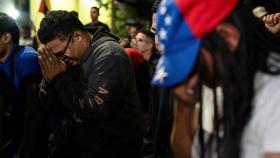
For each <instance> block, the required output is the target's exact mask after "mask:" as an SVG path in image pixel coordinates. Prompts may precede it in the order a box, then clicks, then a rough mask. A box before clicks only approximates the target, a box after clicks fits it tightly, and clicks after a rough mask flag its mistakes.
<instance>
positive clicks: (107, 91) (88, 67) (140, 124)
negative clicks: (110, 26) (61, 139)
mask: <svg viewBox="0 0 280 158" xmlns="http://www.w3.org/2000/svg"><path fill="white" fill-rule="evenodd" d="M88 31H89V32H90V33H92V35H93V38H92V40H91V42H90V47H89V48H88V49H87V50H86V51H85V53H84V55H83V56H82V58H81V60H80V65H79V66H78V67H74V68H70V69H69V70H67V71H66V72H63V73H60V74H58V75H57V76H56V77H55V78H54V79H53V80H52V81H50V82H46V81H44V80H43V81H42V83H41V87H40V100H41V102H42V104H43V105H44V107H45V108H46V109H48V110H51V109H52V110H53V109H57V107H60V109H64V111H63V110H62V113H64V112H67V113H71V115H72V116H75V123H74V124H75V125H74V131H75V132H74V133H75V134H74V135H75V139H76V141H77V142H78V144H79V145H78V146H79V148H80V152H81V153H84V154H85V155H90V156H88V157H92V156H95V157H98V155H99V154H101V153H102V154H103V157H104V154H109V155H114V157H116V152H118V151H119V150H126V149H125V148H127V147H132V148H134V147H135V149H136V148H139V151H140V150H141V142H142V137H143V134H144V118H143V110H142V107H141V104H140V101H139V98H138V96H137V89H136V84H135V77H134V70H133V65H132V63H131V61H130V59H129V57H128V56H127V54H126V53H125V52H124V50H123V49H122V48H121V47H120V46H119V44H118V42H117V40H116V37H115V36H113V35H111V34H109V33H108V32H106V31H104V30H103V29H100V28H99V29H89V30H88ZM134 143H135V144H134ZM113 144H114V145H113ZM139 144H140V145H139ZM107 151H108V152H107ZM82 155H83V154H82ZM123 156H124V155H123V154H120V153H119V156H117V157H123ZM131 156H133V155H131ZM85 157H87V156H85ZM100 157H102V156H100ZM135 157H137V156H135Z"/></svg>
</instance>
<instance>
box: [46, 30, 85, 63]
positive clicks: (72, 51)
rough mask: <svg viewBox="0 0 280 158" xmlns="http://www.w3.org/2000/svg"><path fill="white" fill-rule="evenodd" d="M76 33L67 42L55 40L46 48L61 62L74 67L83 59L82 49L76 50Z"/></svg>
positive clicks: (47, 44)
mask: <svg viewBox="0 0 280 158" xmlns="http://www.w3.org/2000/svg"><path fill="white" fill-rule="evenodd" d="M73 36H74V33H72V34H71V35H70V36H69V37H68V38H66V39H65V40H60V39H58V38H55V39H54V40H52V41H50V42H48V43H46V48H47V50H48V51H49V52H50V53H53V54H54V55H55V56H56V57H57V58H58V59H59V60H62V61H64V62H65V63H67V64H71V65H74V64H76V63H77V62H78V60H79V58H80V57H81V51H79V50H80V49H76V44H75V39H74V37H73Z"/></svg>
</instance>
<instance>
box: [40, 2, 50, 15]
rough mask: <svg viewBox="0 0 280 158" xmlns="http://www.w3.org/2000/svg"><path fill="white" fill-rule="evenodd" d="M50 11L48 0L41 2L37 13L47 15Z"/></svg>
mask: <svg viewBox="0 0 280 158" xmlns="http://www.w3.org/2000/svg"><path fill="white" fill-rule="evenodd" d="M50 10H51V2H50V0H41V3H40V8H39V12H41V13H43V14H47V13H48V12H49V11H50Z"/></svg>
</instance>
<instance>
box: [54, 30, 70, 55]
mask: <svg viewBox="0 0 280 158" xmlns="http://www.w3.org/2000/svg"><path fill="white" fill-rule="evenodd" d="M73 34H74V32H73V33H71V35H70V37H69V39H68V42H67V44H66V46H65V48H64V49H63V51H60V52H57V53H54V55H55V56H56V57H57V58H58V59H63V58H64V57H65V55H64V54H65V52H66V50H67V48H68V45H69V43H70V41H71V40H72V37H73Z"/></svg>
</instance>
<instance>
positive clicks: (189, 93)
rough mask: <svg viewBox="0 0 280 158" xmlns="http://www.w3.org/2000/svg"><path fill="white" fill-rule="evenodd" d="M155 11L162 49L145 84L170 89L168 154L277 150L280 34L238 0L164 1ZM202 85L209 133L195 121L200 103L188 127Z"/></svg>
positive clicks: (263, 154)
mask: <svg viewBox="0 0 280 158" xmlns="http://www.w3.org/2000/svg"><path fill="white" fill-rule="evenodd" d="M157 14H158V16H157V19H158V21H157V33H158V35H159V38H160V42H161V46H162V48H163V56H162V57H161V59H160V60H159V64H158V65H157V71H156V73H155V75H154V78H153V81H152V83H153V84H154V85H159V86H164V87H171V88H172V91H173V92H174V94H175V96H176V101H175V104H174V108H173V110H174V121H173V129H172V133H171V146H172V149H173V153H174V155H175V157H176V158H181V157H182V158H190V157H193V158H194V157H206V158H207V157H222V158H239V157H241V158H252V157H254V158H272V157H273V158H278V157H280V137H279V133H280V122H279V120H280V115H279V114H280V107H279V106H278V103H279V100H280V99H279V98H280V91H279V89H278V88H277V87H278V85H279V84H280V67H279V64H278V63H277V62H278V61H279V56H280V55H279V53H280V48H279V44H276V42H277V41H278V40H279V39H277V38H275V36H274V35H272V34H271V33H270V32H269V31H268V30H267V29H266V28H265V26H264V25H263V24H262V22H261V21H259V20H258V19H256V18H255V17H254V16H253V15H252V13H251V11H250V10H249V9H248V8H246V7H244V6H243V5H242V4H241V2H240V4H238V2H237V0H228V1H224V0H212V1H208V0H196V1H191V0H163V1H162V2H161V4H160V7H159V9H158V11H157ZM203 84H206V85H208V86H209V87H212V88H213V94H214V99H213V101H214V105H215V107H214V113H215V115H214V116H213V124H214V131H213V133H212V134H211V135H205V133H204V130H203V128H202V124H203V122H202V120H203V118H202V112H203V109H201V111H200V118H199V120H200V122H199V125H200V127H199V129H197V133H196V134H195V133H193V131H192V129H191V125H192V119H193V118H192V115H193V112H194V105H195V104H196V103H197V102H199V103H200V104H202V103H203V98H202V96H201V94H202V85H203ZM217 86H221V87H222V92H223V93H222V95H223V101H222V104H223V105H222V106H223V107H222V112H221V113H219V112H218V107H217V93H216V91H215V87H217ZM194 135H195V139H194ZM194 140H198V142H199V145H197V144H195V142H194ZM193 143H194V144H193ZM195 147H197V148H195ZM192 148H193V149H192Z"/></svg>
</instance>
